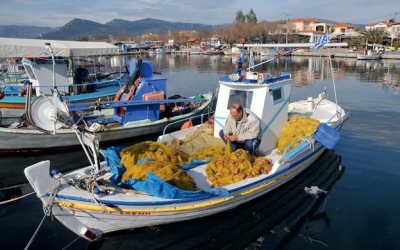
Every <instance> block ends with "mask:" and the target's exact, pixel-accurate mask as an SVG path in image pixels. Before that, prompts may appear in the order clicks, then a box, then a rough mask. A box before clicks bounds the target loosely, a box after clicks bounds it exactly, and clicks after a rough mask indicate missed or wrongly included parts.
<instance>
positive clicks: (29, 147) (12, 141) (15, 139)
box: [0, 94, 213, 154]
mask: <svg viewBox="0 0 400 250" xmlns="http://www.w3.org/2000/svg"><path fill="white" fill-rule="evenodd" d="M204 96H205V98H206V99H207V100H208V101H207V102H205V103H204V104H203V105H202V106H200V107H199V108H198V109H195V110H193V111H192V112H190V113H187V114H184V115H179V116H174V117H171V118H164V119H161V120H156V121H150V120H142V121H135V122H128V123H127V124H125V125H123V126H122V125H121V126H115V127H112V128H109V129H105V130H104V131H102V132H98V133H97V136H98V138H99V141H100V144H102V145H109V144H110V143H114V142H118V141H122V140H127V139H129V138H131V139H132V138H135V137H140V136H145V135H151V134H156V133H158V134H160V133H162V132H163V129H164V128H165V126H167V125H168V124H171V125H170V126H169V130H172V129H178V128H180V126H181V125H182V124H183V123H184V122H185V121H186V120H185V119H189V118H190V117H192V116H198V115H201V114H204V115H205V116H206V115H207V110H206V109H207V107H208V106H209V105H210V104H211V103H212V99H213V97H212V96H213V94H204ZM178 121H180V122H178ZM174 122H176V123H174ZM0 141H2V144H1V145H0V154H7V153H10V152H19V151H42V152H43V151H47V150H52V151H54V150H61V149H71V148H76V147H80V144H79V141H78V140H77V139H76V135H75V132H74V131H73V130H72V129H59V130H57V132H56V134H55V135H53V134H47V133H43V132H40V131H38V130H36V129H33V128H17V129H10V128H3V127H0ZM27 141H29V144H28V143H26V142H27Z"/></svg>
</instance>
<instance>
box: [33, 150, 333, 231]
mask: <svg viewBox="0 0 400 250" xmlns="http://www.w3.org/2000/svg"><path fill="white" fill-rule="evenodd" d="M324 150H325V148H324V147H322V146H319V147H318V148H317V149H316V150H314V151H313V150H312V149H309V150H307V151H306V152H304V153H303V154H302V155H299V157H298V161H296V162H294V163H293V164H292V165H288V166H287V167H286V168H285V169H286V170H285V171H281V173H280V174H276V175H273V176H269V175H261V176H259V177H257V178H252V179H247V180H244V181H242V182H243V183H235V184H232V185H230V186H231V187H227V189H228V190H229V192H230V197H227V198H223V197H214V198H209V199H204V200H196V201H191V202H185V201H183V202H182V200H179V199H178V200H177V199H162V198H157V197H151V199H149V196H147V195H142V194H131V195H129V196H128V199H126V200H125V199H124V198H122V196H127V195H123V194H121V195H120V197H118V196H119V195H117V196H116V195H111V196H110V197H108V196H103V197H99V198H97V200H98V201H99V202H101V203H103V204H104V203H108V202H110V201H112V200H113V199H115V198H117V199H120V200H119V202H113V204H118V203H121V204H122V203H127V204H126V205H113V206H112V207H108V206H106V205H101V206H100V205H97V204H96V202H95V200H94V199H93V196H92V195H91V194H90V193H88V192H87V191H84V190H78V189H76V188H73V187H67V186H68V184H66V183H65V184H63V187H62V190H61V191H60V192H59V193H58V195H57V196H58V198H56V202H57V205H55V206H54V207H53V214H54V216H55V217H56V218H57V219H58V220H60V221H61V222H63V221H68V220H75V219H76V220H78V221H79V222H80V223H81V224H83V225H85V226H86V227H87V228H88V229H90V230H91V232H93V233H94V234H96V235H102V234H104V233H108V232H113V231H118V230H124V229H133V228H139V227H148V226H155V225H160V224H169V223H173V222H178V221H185V220H192V219H196V218H201V217H205V216H209V215H212V214H216V213H220V212H223V211H226V210H229V209H232V208H234V207H236V206H239V205H241V204H243V203H246V202H247V201H250V200H253V199H255V198H257V197H259V196H262V195H264V194H266V193H268V192H270V191H271V190H274V189H275V188H277V187H279V186H281V185H283V184H284V183H286V182H288V181H290V180H291V179H292V178H294V177H296V176H297V175H298V174H300V173H301V172H302V171H303V170H305V169H306V168H307V167H309V166H310V165H311V164H312V163H313V162H314V161H315V160H316V159H317V158H318V157H319V156H320V155H321V154H322V153H323V151H324ZM37 168H38V169H37V170H36V171H38V172H39V173H43V171H46V169H45V170H43V169H40V168H47V171H49V170H48V166H45V165H43V166H41V165H39V166H38V167H37ZM30 171H35V170H33V169H30ZM188 173H189V174H190V171H189V172H188ZM77 174H82V173H81V172H80V171H79V170H78V171H74V172H72V173H70V174H68V175H66V176H65V177H64V179H66V180H68V178H69V177H71V176H75V175H77ZM39 175H41V174H39ZM51 179H52V178H51V177H50V176H47V182H46V181H40V183H50V182H51ZM31 184H32V185H33V186H34V189H35V190H36V189H40V187H38V185H41V184H39V182H38V180H36V184H35V183H32V182H31ZM39 193H40V191H39ZM68 197H71V198H68ZM72 197H74V198H72ZM121 198H122V200H121ZM125 198H126V197H125ZM41 200H42V201H43V203H44V204H46V203H47V202H48V196H45V197H42V198H41ZM157 203H159V204H157ZM65 211H68V212H69V213H65ZM63 224H66V226H67V227H69V229H70V230H72V231H74V232H75V233H76V234H78V235H81V236H82V234H81V233H80V232H81V231H82V228H81V227H75V226H68V225H67V223H63ZM75 224H77V223H72V225H75ZM82 237H84V236H82Z"/></svg>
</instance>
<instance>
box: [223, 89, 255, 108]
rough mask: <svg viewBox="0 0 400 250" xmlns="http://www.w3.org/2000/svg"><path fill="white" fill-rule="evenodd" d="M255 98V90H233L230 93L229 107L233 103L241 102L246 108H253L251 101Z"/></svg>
mask: <svg viewBox="0 0 400 250" xmlns="http://www.w3.org/2000/svg"><path fill="white" fill-rule="evenodd" d="M252 100H253V91H244V90H237V89H235V90H233V89H232V90H231V91H230V93H229V101H228V106H227V109H229V107H230V106H231V105H232V104H233V103H240V104H241V105H242V106H243V107H244V108H247V109H251V102H252Z"/></svg>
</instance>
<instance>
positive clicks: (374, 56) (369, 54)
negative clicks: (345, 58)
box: [357, 50, 382, 60]
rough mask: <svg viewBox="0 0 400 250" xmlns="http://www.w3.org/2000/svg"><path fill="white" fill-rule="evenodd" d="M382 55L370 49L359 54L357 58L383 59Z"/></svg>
mask: <svg viewBox="0 0 400 250" xmlns="http://www.w3.org/2000/svg"><path fill="white" fill-rule="evenodd" d="M381 59H382V56H381V55H380V54H377V53H374V52H372V50H368V51H367V53H365V54H357V60H381Z"/></svg>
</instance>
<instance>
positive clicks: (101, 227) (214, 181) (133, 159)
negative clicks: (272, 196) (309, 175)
mask: <svg viewBox="0 0 400 250" xmlns="http://www.w3.org/2000/svg"><path fill="white" fill-rule="evenodd" d="M287 45H289V44H287ZM243 46H246V45H243ZM250 46H251V45H250ZM243 54H244V53H243ZM291 86H292V79H291V74H290V73H288V72H281V74H280V75H277V76H272V75H271V74H269V73H262V72H256V71H251V70H250V69H248V70H247V71H246V73H245V74H244V75H243V74H238V73H234V74H230V75H225V76H222V77H221V78H220V80H219V86H218V95H217V103H216V108H215V115H214V117H213V120H214V122H213V123H212V124H208V123H206V124H199V125H197V126H189V127H188V128H187V129H182V130H178V131H174V132H171V133H167V134H164V135H160V136H159V137H158V140H157V142H149V141H145V142H140V143H138V144H135V145H132V146H130V147H127V148H124V149H122V150H121V149H116V148H109V149H106V150H100V149H99V146H98V138H97V135H96V133H89V132H87V131H82V130H81V129H79V128H77V127H76V126H74V127H73V128H74V131H75V133H76V134H77V137H78V139H79V141H80V142H81V144H82V147H83V149H84V150H85V152H87V155H88V159H89V161H90V165H89V166H87V167H84V168H81V169H77V170H75V171H72V172H70V173H66V174H63V173H59V172H58V171H53V172H52V175H49V171H50V162H49V161H41V162H38V163H37V164H34V165H31V166H29V167H27V168H25V170H24V173H25V176H26V178H27V179H28V181H29V182H30V184H31V185H32V187H33V189H34V190H35V192H36V194H37V196H38V198H39V199H41V201H42V202H43V204H44V205H45V209H44V211H46V213H47V215H50V214H51V215H53V216H54V217H55V218H57V219H58V220H59V221H60V222H61V223H62V224H63V225H65V226H66V227H67V228H69V229H70V230H72V231H73V232H74V233H76V234H77V235H79V236H81V237H83V238H85V239H87V240H90V241H93V240H95V239H97V238H98V237H101V236H102V235H104V234H106V233H110V232H115V231H119V230H123V229H134V228H142V227H150V226H155V225H161V224H169V223H175V222H180V221H187V220H193V219H199V218H202V217H207V216H210V215H215V214H218V213H221V212H224V211H228V210H230V209H233V208H236V207H238V206H240V205H243V204H246V203H247V202H250V201H252V200H255V199H256V198H258V197H261V196H263V195H265V194H267V193H269V192H271V191H273V190H275V189H277V188H278V187H280V186H282V185H283V184H285V183H287V182H289V181H291V180H292V179H293V178H295V177H296V176H298V175H299V174H300V173H302V172H303V171H304V170H306V169H307V168H308V167H309V166H310V165H311V164H312V163H314V162H315V161H316V160H317V159H318V158H319V157H320V156H321V154H322V153H323V152H324V151H325V150H326V149H332V148H334V146H335V144H336V143H337V141H338V140H339V132H338V131H339V130H340V129H341V127H342V125H343V123H344V122H345V121H346V119H347V118H348V117H349V113H347V112H346V111H345V110H344V109H343V108H342V107H340V106H339V105H338V103H337V102H334V101H331V100H329V99H328V98H327V93H326V90H324V91H323V92H321V93H320V94H319V95H318V96H317V97H306V98H305V99H304V100H299V101H294V102H291V101H290V100H291ZM335 96H336V94H335ZM236 102H240V103H242V105H243V107H244V109H245V110H246V112H253V113H254V114H255V115H256V116H257V117H258V119H259V121H260V128H261V134H262V136H261V142H260V145H259V147H258V148H257V149H256V156H251V155H249V154H248V152H246V151H244V150H242V149H238V150H236V151H234V152H231V151H230V147H229V143H228V144H227V145H226V146H223V145H221V144H223V142H222V139H221V138H220V137H219V133H220V131H221V129H222V128H223V126H224V125H223V124H224V123H225V121H226V120H227V118H228V116H229V114H230V113H229V112H230V106H231V104H232V103H236ZM63 120H65V119H60V121H59V122H63ZM43 124H45V123H44V122H43ZM200 134H201V135H203V136H207V137H202V138H206V139H202V140H201V141H200V143H198V144H197V148H196V147H194V148H195V149H194V150H193V152H192V153H186V154H183V153H182V152H183V150H187V149H188V148H189V147H191V146H194V145H192V144H191V143H192V142H193V141H195V140H196V139H197V138H200V136H199V135H200ZM217 145H221V146H220V147H217V148H216V146H217ZM221 150H222V151H221ZM99 151H101V155H103V156H104V160H101V159H100V155H99ZM185 152H186V151H185ZM186 157H187V158H186ZM160 170H165V171H166V172H165V173H163V174H160V175H157V174H156V172H157V171H160ZM137 171H138V172H137ZM174 173H176V175H174ZM178 173H179V174H178ZM137 175H140V176H141V177H139V176H137ZM178 176H179V177H178ZM181 181H182V182H181Z"/></svg>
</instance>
